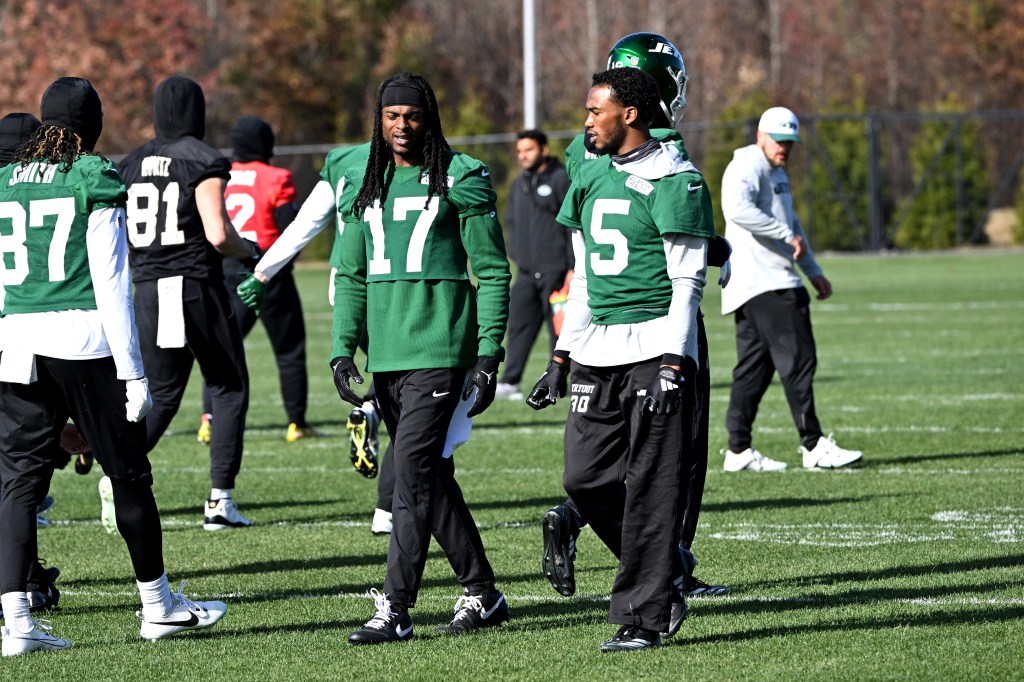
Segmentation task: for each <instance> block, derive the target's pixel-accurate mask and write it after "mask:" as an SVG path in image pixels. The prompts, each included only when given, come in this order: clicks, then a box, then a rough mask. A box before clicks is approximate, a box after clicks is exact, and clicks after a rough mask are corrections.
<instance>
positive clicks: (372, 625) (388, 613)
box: [348, 589, 413, 644]
mask: <svg viewBox="0 0 1024 682" xmlns="http://www.w3.org/2000/svg"><path fill="white" fill-rule="evenodd" d="M370 596H371V597H373V605H374V606H375V607H376V609H377V613H375V614H374V616H373V618H371V619H370V620H368V621H367V622H366V625H364V626H363V627H361V628H359V629H358V630H356V631H355V632H353V633H352V634H350V635H349V636H348V641H349V643H350V644H383V643H384V642H404V641H405V640H408V639H412V637H413V633H412V618H411V617H410V616H409V611H408V610H406V609H404V608H399V609H398V610H397V611H396V610H394V609H392V608H391V600H390V599H388V595H386V594H384V593H382V592H378V591H377V590H376V589H371V590H370Z"/></svg>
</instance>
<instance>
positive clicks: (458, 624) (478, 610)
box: [437, 592, 509, 635]
mask: <svg viewBox="0 0 1024 682" xmlns="http://www.w3.org/2000/svg"><path fill="white" fill-rule="evenodd" d="M508 619H509V611H508V602H507V601H505V595H503V594H502V593H501V592H493V593H491V594H485V595H468V594H467V595H464V596H462V597H459V599H458V601H456V602H455V618H453V619H452V622H451V623H450V624H448V625H443V626H441V627H439V628H438V629H437V631H438V632H440V633H441V634H445V635H462V634H466V633H467V632H474V631H476V630H480V629H481V628H493V627H497V626H498V625H501V624H502V623H504V622H505V621H507V620H508Z"/></svg>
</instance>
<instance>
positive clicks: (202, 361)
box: [90, 279, 249, 490]
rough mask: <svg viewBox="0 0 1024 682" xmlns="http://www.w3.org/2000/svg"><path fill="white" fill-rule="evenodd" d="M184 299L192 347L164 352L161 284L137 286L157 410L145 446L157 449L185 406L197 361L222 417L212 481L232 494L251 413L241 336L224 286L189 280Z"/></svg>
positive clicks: (216, 427)
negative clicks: (160, 342)
mask: <svg viewBox="0 0 1024 682" xmlns="http://www.w3.org/2000/svg"><path fill="white" fill-rule="evenodd" d="M182 298H183V307H184V314H185V337H186V339H187V340H188V344H187V345H186V346H185V347H184V348H159V347H157V345H156V339H157V319H158V318H157V315H158V306H157V283H156V281H146V282H139V283H138V284H136V285H135V323H136V325H137V326H138V329H139V344H140V346H141V347H142V361H143V364H144V365H145V367H146V377H147V378H148V379H149V390H150V392H151V393H152V394H153V409H152V411H150V413H149V414H148V415H147V416H146V442H147V444H148V447H149V449H150V450H152V449H153V447H155V446H156V443H157V441H159V440H160V436H162V435H163V433H164V431H165V430H167V426H168V425H169V424H170V423H171V419H173V418H174V415H175V414H177V412H178V407H179V406H180V405H181V398H182V396H183V395H184V394H185V388H186V387H187V386H188V377H189V374H190V373H191V372H192V363H193V360H194V361H196V362H198V363H199V369H200V371H201V372H202V373H203V379H204V381H205V382H206V386H207V387H208V388H209V390H210V398H211V400H212V403H213V414H215V415H216V416H217V418H216V420H215V421H214V422H213V424H212V432H211V435H210V482H211V485H212V487H214V488H225V489H228V490H230V489H232V488H234V487H235V476H237V475H238V470H239V468H240V467H241V464H242V439H243V432H244V431H245V413H246V411H247V410H248V409H249V374H248V370H247V369H246V366H245V349H244V348H243V347H242V335H241V333H240V332H239V331H238V323H237V322H235V319H234V314H233V313H232V312H231V305H230V304H229V303H228V296H227V292H225V291H224V285H223V282H221V281H216V282H214V281H209V280H207V281H198V280H191V279H185V280H184V284H183V288H182ZM90 443H91V441H90Z"/></svg>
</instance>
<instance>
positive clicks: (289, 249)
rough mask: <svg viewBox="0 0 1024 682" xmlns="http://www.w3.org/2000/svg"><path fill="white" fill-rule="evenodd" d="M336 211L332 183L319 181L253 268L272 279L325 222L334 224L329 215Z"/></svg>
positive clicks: (319, 230)
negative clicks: (293, 218) (292, 218)
mask: <svg viewBox="0 0 1024 682" xmlns="http://www.w3.org/2000/svg"><path fill="white" fill-rule="evenodd" d="M339 189H340V187H339ZM337 212H338V208H337V206H335V204H334V190H332V189H331V183H329V182H327V181H326V180H321V181H320V182H318V183H317V185H316V187H314V188H313V191H312V192H310V194H309V196H308V197H307V198H306V200H305V201H304V202H302V208H300V209H299V213H298V215H296V216H295V220H293V221H292V222H291V224H290V225H289V226H288V227H286V228H285V229H284V231H282V232H281V236H280V237H279V238H278V239H277V241H276V242H274V244H273V245H272V246H271V247H270V248H269V249H267V252H266V253H264V254H263V258H261V259H260V262H259V263H257V264H256V271H257V272H262V273H263V274H264V275H265V276H266V277H267V279H273V277H274V275H276V274H277V273H278V272H280V271H281V268H283V267H284V266H286V265H287V264H288V263H289V262H290V261H291V259H292V258H295V256H296V255H297V254H298V253H299V251H301V250H302V249H303V248H305V247H306V245H307V244H309V243H310V242H311V241H313V237H315V236H317V235H318V234H320V232H321V231H323V229H324V228H325V227H326V226H327V225H328V223H330V224H334V223H333V221H332V220H331V218H334V217H335V216H336V215H337Z"/></svg>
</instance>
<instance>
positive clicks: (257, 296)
mask: <svg viewBox="0 0 1024 682" xmlns="http://www.w3.org/2000/svg"><path fill="white" fill-rule="evenodd" d="M266 290H267V285H266V284H264V283H263V282H261V281H259V280H258V279H256V275H249V276H248V277H246V278H245V279H244V280H242V283H241V284H239V285H238V289H236V291H237V292H238V298H240V299H242V303H244V304H245V305H247V306H249V307H250V308H252V309H253V310H255V311H256V314H257V315H258V314H259V312H260V306H261V305H262V304H263V294H264V292H266Z"/></svg>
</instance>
